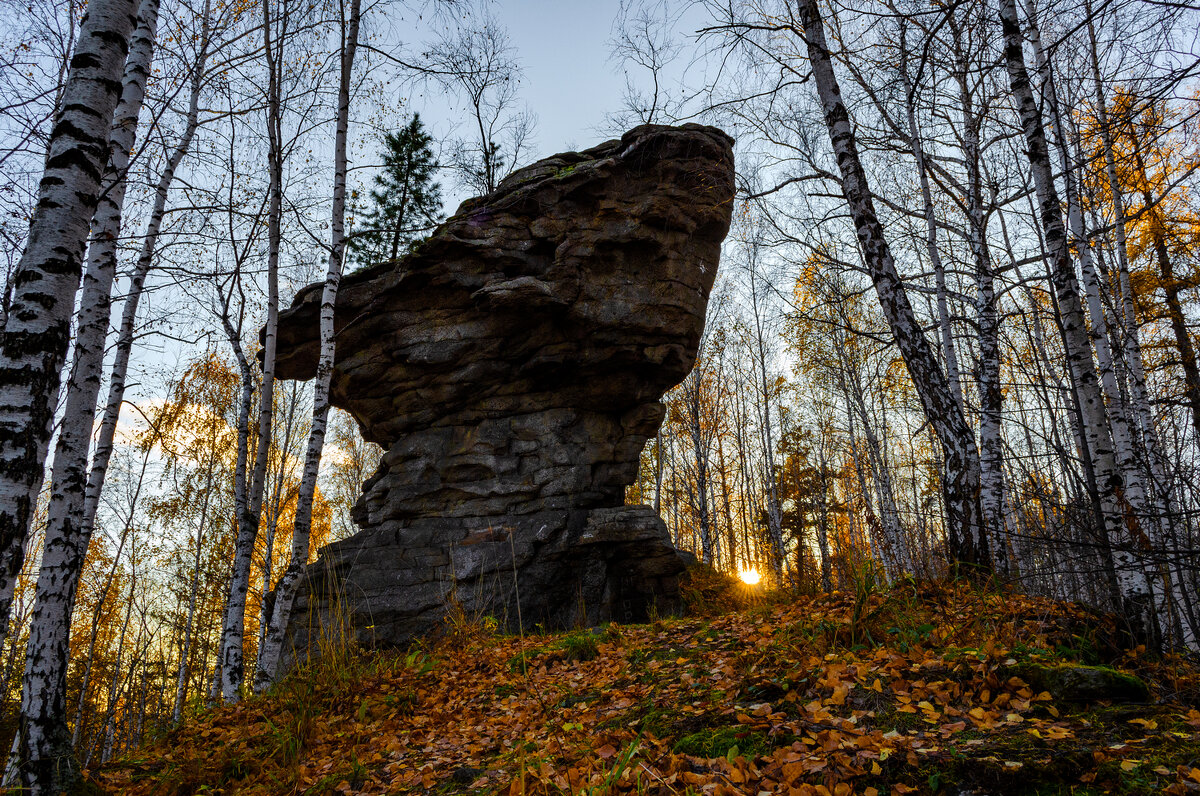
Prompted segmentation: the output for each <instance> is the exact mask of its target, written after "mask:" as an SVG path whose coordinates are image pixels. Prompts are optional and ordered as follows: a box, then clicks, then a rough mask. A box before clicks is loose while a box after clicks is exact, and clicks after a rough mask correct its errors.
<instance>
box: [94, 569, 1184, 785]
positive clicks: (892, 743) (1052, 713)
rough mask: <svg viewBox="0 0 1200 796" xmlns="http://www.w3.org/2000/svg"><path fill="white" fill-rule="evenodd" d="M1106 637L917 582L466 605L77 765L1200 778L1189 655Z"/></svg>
mask: <svg viewBox="0 0 1200 796" xmlns="http://www.w3.org/2000/svg"><path fill="white" fill-rule="evenodd" d="M701 591H706V592H707V593H708V594H709V595H710V596H712V594H713V593H714V590H713V589H711V588H710V589H707V590H697V592H696V593H697V594H699V593H700V592H701ZM745 596H748V593H743V597H745ZM1120 639H1121V634H1120V633H1119V632H1118V629H1117V628H1116V626H1115V624H1114V622H1113V621H1112V620H1111V619H1110V618H1108V617H1104V616H1099V615H1096V614H1094V613H1092V612H1089V611H1087V610H1085V609H1083V608H1081V607H1079V606H1076V605H1071V604H1063V603H1055V602H1052V601H1049V600H1043V599H1034V598H1027V597H1020V596H1016V595H1012V594H1002V593H995V592H989V591H982V590H976V589H973V588H971V587H968V586H964V585H953V586H935V585H915V584H912V583H906V584H902V585H898V586H896V587H893V588H892V589H890V590H887V591H880V590H876V589H873V588H871V587H870V586H869V583H868V585H866V586H864V588H862V589H860V590H859V591H858V592H857V593H834V594H833V595H828V596H816V597H788V598H786V602H780V601H778V600H776V601H770V602H768V601H765V600H763V601H761V602H760V603H759V604H758V605H749V606H743V607H741V608H740V609H739V610H736V611H733V612H731V613H726V614H723V615H716V616H710V617H704V616H695V617H691V618H684V619H664V620H661V621H657V622H654V623H653V624H649V625H634V626H615V625H613V626H608V627H606V628H604V629H598V630H594V631H588V630H582V631H575V632H573V633H561V634H545V635H527V636H525V637H524V638H520V637H511V636H499V635H496V634H494V633H493V632H490V629H489V623H488V622H487V621H486V620H485V621H481V622H467V621H460V622H457V623H454V624H453V625H452V626H451V627H450V628H449V631H448V633H447V635H446V636H445V637H444V638H443V639H441V640H440V641H438V642H436V643H432V642H431V643H430V644H428V645H426V646H425V647H422V648H414V649H413V650H412V651H410V652H408V653H404V654H401V653H373V652H365V651H355V650H343V651H341V652H340V653H337V654H333V655H330V656H328V657H327V659H326V661H325V662H324V663H323V664H320V665H318V666H316V667H314V668H313V669H310V670H307V671H304V672H300V673H298V674H296V675H294V676H292V677H291V678H289V679H288V680H286V681H285V682H284V683H282V684H281V685H280V686H279V687H278V688H277V689H276V690H275V692H273V693H272V694H270V695H267V696H263V697H255V698H250V699H247V700H246V701H245V702H243V703H242V704H240V705H237V706H234V707H228V708H219V709H214V710H211V711H207V712H204V713H202V714H200V715H198V716H194V717H192V718H190V719H189V720H188V721H187V723H186V724H185V725H184V726H183V727H181V728H179V729H177V730H175V731H173V732H171V733H170V734H169V735H167V736H166V737H164V738H162V739H160V740H159V741H157V742H155V743H153V744H151V745H149V746H147V747H145V748H143V749H142V750H140V751H139V752H138V753H136V754H134V755H132V756H130V757H128V758H126V759H124V760H120V761H117V762H115V763H113V764H110V765H109V766H107V767H106V768H104V769H103V770H101V771H99V772H94V774H93V781H94V782H95V783H96V784H98V785H99V786H100V787H101V788H103V789H104V790H106V791H110V792H114V793H129V794H191V793H247V794H282V793H303V794H321V793H364V794H383V793H389V794H392V793H510V794H517V793H528V794H547V793H549V794H555V793H593V794H601V793H647V794H685V793H694V794H700V793H706V794H707V793H711V794H718V795H720V794H741V793H749V794H761V793H783V794H836V795H838V796H844V795H848V794H865V796H877V795H878V794H907V793H935V792H936V793H979V794H982V793H1006V794H1007V793H1039V794H1050V793H1081V794H1084V793H1086V794H1091V793H1105V792H1110V793H1123V794H1130V793H1168V794H1183V793H1192V792H1200V711H1197V710H1196V709H1195V707H1196V704H1197V702H1198V701H1200V691H1198V688H1197V684H1198V683H1200V677H1198V673H1197V669H1196V668H1195V667H1194V666H1192V665H1191V664H1188V663H1187V662H1185V661H1183V660H1182V659H1178V658H1174V657H1168V658H1165V659H1163V658H1155V659H1153V660H1151V659H1150V658H1149V657H1148V656H1146V655H1145V654H1143V653H1141V652H1140V651H1138V650H1128V649H1123V648H1122V645H1121V642H1120ZM1099 664H1104V665H1099Z"/></svg>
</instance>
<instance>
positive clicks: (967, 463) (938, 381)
mask: <svg viewBox="0 0 1200 796" xmlns="http://www.w3.org/2000/svg"><path fill="white" fill-rule="evenodd" d="M798 10H799V20H798V22H799V25H800V27H801V29H802V30H803V35H804V40H805V45H806V47H807V50H808V60H809V64H810V66H811V68H812V75H813V81H814V82H815V84H816V89H817V94H818V96H819V98H820V102H821V108H822V112H823V114H824V117H825V123H826V126H827V128H828V131H829V140H830V143H831V144H832V146H833V151H834V157H835V159H836V160H837V164H838V169H839V171H840V173H841V187H842V193H843V195H844V197H845V199H846V202H847V204H848V205H849V209H850V215H851V218H852V219H853V221H854V225H855V232H856V234H857V237H858V242H859V246H860V250H861V253H862V256H863V260H864V262H865V264H866V267H867V271H868V273H869V274H870V277H871V281H872V283H873V284H874V286H875V292H876V295H877V296H878V297H879V302H880V304H881V305H882V306H883V310H884V315H885V317H886V318H887V321H888V326H889V328H890V329H891V332H892V334H893V336H894V337H895V339H896V344H897V346H898V347H899V349H900V352H901V354H902V355H903V357H904V362H905V364H906V365H907V367H908V371H909V375H910V377H911V378H912V382H913V384H914V385H915V386H916V388H917V394H918V395H919V397H920V399H921V404H922V406H923V408H924V411H925V416H926V418H927V419H928V420H929V423H930V425H931V426H933V428H934V429H935V431H936V433H937V436H938V441H939V442H940V443H941V447H942V454H943V460H944V461H943V464H944V467H945V474H946V477H945V480H944V482H943V488H944V490H945V496H946V514H947V528H946V532H947V537H948V542H949V548H950V554H951V556H952V557H953V558H954V560H956V561H957V562H960V563H961V564H963V565H965V566H967V567H972V568H979V569H987V568H989V567H990V559H989V556H988V549H987V537H986V535H985V534H984V533H983V527H984V524H983V517H982V516H981V507H980V503H979V492H980V472H979V452H978V449H977V448H976V446H975V439H974V435H973V434H972V433H971V430H970V427H969V426H968V425H967V422H966V418H965V417H964V416H963V413H962V410H961V409H960V408H959V404H958V403H957V401H955V399H954V395H953V393H952V392H951V390H950V384H949V381H948V379H947V378H946V374H945V372H944V371H943V370H942V368H941V366H940V365H939V364H938V361H937V358H936V357H935V356H934V354H933V350H932V348H931V347H930V346H929V342H928V340H926V339H925V335H924V333H923V332H922V331H921V326H920V324H919V323H918V322H917V319H916V314H915V313H914V311H913V309H912V305H911V304H910V302H909V299H908V295H907V293H906V292H905V289H904V284H903V282H902V281H901V279H900V275H899V272H898V271H897V269H896V264H895V261H894V259H893V258H892V253H891V249H890V247H889V246H888V242H887V240H886V239H885V238H884V235H883V227H882V226H881V225H880V223H879V218H878V216H877V215H876V212H875V207H874V202H873V198H872V194H871V190H870V187H869V185H868V183H867V176H866V172H865V171H864V170H863V167H862V163H861V161H860V160H859V156H858V146H857V142H856V140H855V134H854V130H853V128H852V127H851V125H850V117H849V114H848V112H847V110H846V105H845V103H844V102H843V101H842V96H841V89H840V87H839V85H838V81H837V76H836V75H835V74H834V71H833V61H832V59H831V58H830V54H829V48H828V45H827V44H826V40H825V26H824V22H823V21H822V18H821V12H820V9H819V7H818V6H817V4H816V2H815V0H801V2H800V4H799V9H798Z"/></svg>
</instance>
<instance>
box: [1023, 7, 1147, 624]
mask: <svg viewBox="0 0 1200 796" xmlns="http://www.w3.org/2000/svg"><path fill="white" fill-rule="evenodd" d="M999 9H1000V23H1001V27H1002V29H1003V32H1004V55H1005V64H1006V66H1007V69H1008V73H1009V80H1010V84H1011V88H1012V93H1013V96H1014V98H1015V99H1016V102H1017V109H1018V112H1019V114H1020V119H1021V127H1022V129H1023V131H1024V134H1025V141H1026V145H1027V149H1026V153H1027V155H1028V157H1029V163H1030V167H1031V170H1032V173H1033V179H1034V187H1035V189H1036V192H1037V198H1038V205H1039V216H1040V219H1041V223H1042V230H1043V234H1044V235H1045V239H1046V247H1047V249H1048V251H1049V257H1050V273H1051V279H1052V282H1053V287H1054V292H1055V295H1056V297H1057V299H1058V307H1059V314H1060V316H1061V321H1062V334H1063V342H1064V344H1065V345H1066V347H1067V363H1068V365H1069V366H1070V370H1071V375H1072V378H1073V381H1074V386H1075V393H1076V395H1077V396H1078V400H1079V411H1080V418H1081V421H1082V425H1083V432H1084V437H1085V441H1086V443H1087V447H1088V452H1089V454H1090V457H1091V460H1092V466H1093V468H1094V470H1095V479H1096V487H1097V490H1098V492H1099V500H1100V509H1101V513H1102V518H1101V519H1102V527H1101V528H1100V529H1099V530H1101V531H1102V532H1104V533H1105V534H1106V535H1107V537H1108V538H1107V542H1108V544H1109V546H1110V549H1111V551H1112V552H1111V556H1112V564H1113V568H1114V569H1115V575H1116V579H1117V584H1118V589H1119V590H1120V594H1118V595H1114V597H1116V599H1117V600H1118V601H1119V602H1120V603H1121V605H1122V609H1123V611H1124V613H1125V616H1126V618H1127V620H1128V621H1130V623H1131V624H1132V625H1133V626H1134V627H1135V628H1136V629H1137V630H1138V631H1139V632H1148V631H1150V629H1151V627H1152V625H1151V620H1152V617H1151V616H1150V615H1149V609H1150V607H1151V606H1150V604H1149V603H1150V588H1149V584H1148V583H1147V581H1146V576H1145V574H1144V573H1143V572H1142V571H1141V568H1140V567H1139V566H1138V563H1137V561H1136V560H1135V557H1134V556H1133V554H1132V551H1131V545H1130V541H1131V540H1130V538H1129V534H1128V532H1127V529H1126V528H1125V523H1124V517H1125V509H1124V505H1123V503H1124V502H1123V500H1122V499H1121V492H1122V489H1123V483H1122V479H1121V472H1120V470H1119V469H1118V466H1117V462H1116V457H1115V454H1114V452H1113V446H1112V437H1111V435H1110V431H1109V426H1108V417H1107V414H1106V413H1105V408H1104V399H1103V396H1102V394H1101V389H1100V383H1099V379H1098V378H1097V376H1096V369H1095V365H1094V363H1093V362H1092V354H1091V347H1090V340H1089V339H1088V330H1087V322H1086V321H1085V319H1084V313H1083V306H1082V304H1081V303H1080V300H1079V287H1078V282H1077V281H1076V279H1075V269H1074V266H1073V264H1072V262H1071V252H1070V247H1069V242H1068V239H1067V232H1066V228H1065V227H1064V225H1063V219H1062V209H1061V203H1060V201H1059V197H1058V189H1057V188H1056V187H1055V185H1054V175H1053V171H1052V169H1051V166H1050V153H1049V150H1048V147H1047V143H1046V131H1045V127H1044V125H1043V122H1042V114H1041V111H1040V110H1039V109H1038V106H1037V103H1036V101H1035V100H1034V96H1033V88H1032V86H1031V84H1030V81H1029V72H1028V70H1027V68H1026V66H1025V55H1024V52H1023V50H1022V40H1021V25H1020V21H1019V18H1018V16H1017V6H1016V0H999Z"/></svg>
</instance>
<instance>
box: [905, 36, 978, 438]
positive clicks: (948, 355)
mask: <svg viewBox="0 0 1200 796" xmlns="http://www.w3.org/2000/svg"><path fill="white" fill-rule="evenodd" d="M906 39H907V35H906V25H905V24H904V20H903V19H902V20H901V23H900V55H901V58H903V59H904V60H903V62H902V63H901V65H900V76H901V82H902V87H903V89H904V110H905V114H906V115H907V117H908V136H909V140H910V142H911V147H910V148H911V149H912V155H913V160H914V161H915V162H916V165H917V179H918V182H919V183H920V186H921V208H922V212H923V215H924V216H925V250H926V252H927V253H928V254H929V264H930V265H931V266H933V278H934V289H935V290H936V296H937V310H938V331H939V332H940V335H941V343H942V356H943V358H945V360H946V380H947V381H948V382H949V383H950V392H951V393H952V394H953V396H954V399H955V401H956V402H957V403H958V407H959V409H960V411H962V412H963V413H964V415H965V414H966V408H965V406H964V404H963V394H962V379H961V377H960V376H959V366H958V353H957V352H956V351H955V348H954V329H953V327H952V326H951V320H950V304H949V299H948V297H947V291H946V268H945V266H944V265H943V263H942V253H941V251H940V250H939V249H938V242H937V214H936V213H935V212H934V208H933V192H932V191H931V190H930V187H929V172H928V170H927V167H926V163H925V147H924V145H923V144H922V140H921V130H920V128H919V127H918V126H917V112H916V107H915V105H914V97H915V93H914V87H913V85H912V79H911V78H910V77H909V75H908V47H907V42H906Z"/></svg>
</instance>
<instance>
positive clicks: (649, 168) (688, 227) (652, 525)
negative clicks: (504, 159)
mask: <svg viewBox="0 0 1200 796" xmlns="http://www.w3.org/2000/svg"><path fill="white" fill-rule="evenodd" d="M732 199H733V154H732V140H731V139H730V138H729V137H728V136H726V135H725V134H724V133H722V132H721V131H719V130H716V129H714V128H710V127H701V126H698V125H686V126H683V127H662V126H643V127H639V128H636V129H634V130H631V131H630V132H629V133H627V134H625V136H623V137H622V138H621V139H619V140H614V141H609V142H606V143H604V144H601V145H599V146H597V147H594V148H592V149H589V150H586V151H584V152H572V153H565V154H561V155H555V156H554V157H551V158H547V159H546V160H542V161H540V162H538V163H535V164H534V165H532V166H529V167H527V168H525V169H522V170H520V171H518V172H516V173H514V174H513V175H511V176H510V177H509V178H508V179H506V180H505V181H504V182H503V183H502V184H501V185H500V187H499V189H498V190H497V191H495V192H494V193H492V194H490V195H488V196H485V197H482V198H479V199H472V200H469V201H467V202H465V203H464V204H463V205H462V206H461V207H460V208H459V210H458V212H457V213H456V214H455V215H454V216H453V217H452V218H451V219H449V220H448V221H447V222H445V223H444V224H443V225H441V226H440V227H439V228H438V229H437V231H436V232H435V233H434V234H433V236H432V237H431V238H430V239H428V240H426V241H425V242H423V243H422V244H420V245H419V246H418V247H416V249H415V250H414V251H413V252H412V253H411V254H409V255H408V256H406V257H405V258H404V259H402V260H399V261H397V262H394V263H385V264H382V265H378V266H375V267H372V268H369V269H367V270H364V271H360V272H358V273H355V274H351V275H349V276H348V277H346V278H345V279H344V280H343V283H342V286H341V291H340V293H339V297H338V303H337V311H336V323H335V327H336V330H337V331H336V334H337V356H336V364H335V369H334V375H333V381H332V387H331V393H332V400H333V403H334V405H336V406H339V407H342V408H344V409H346V410H347V411H349V412H350V413H351V414H352V415H353V416H354V417H355V418H356V419H357V421H358V423H359V425H360V427H361V429H362V432H363V435H364V436H365V437H366V438H367V439H369V440H372V441H375V442H378V443H379V444H380V445H382V446H383V447H384V449H385V453H384V455H383V458H382V462H381V464H380V466H379V469H378V471H377V472H376V473H375V475H374V476H372V477H371V479H370V480H368V481H367V482H366V483H365V484H364V486H363V495H362V497H361V498H360V500H359V501H358V503H357V505H356V506H355V508H354V512H353V516H354V519H355V521H356V522H357V523H358V524H359V525H360V526H361V527H362V529H363V530H362V531H361V532H359V533H357V534H355V535H354V536H352V537H351V538H349V539H346V540H343V541H341V542H337V543H335V544H332V545H329V546H328V547H326V548H325V549H324V550H322V551H321V554H320V557H319V558H318V560H317V562H316V563H314V564H312V565H310V567H309V570H308V574H307V578H306V582H305V585H304V586H303V587H302V589H301V592H300V594H299V595H298V597H297V601H296V604H295V608H294V611H293V620H292V624H291V627H290V628H289V639H290V641H291V644H292V646H293V648H294V649H296V650H300V651H301V654H304V653H303V651H304V650H307V649H308V646H309V644H310V642H311V641H312V634H313V633H314V632H316V630H315V629H316V628H317V627H318V626H322V625H325V626H328V625H330V624H340V625H343V626H349V627H351V628H353V631H354V633H355V634H356V635H357V637H358V638H359V640H360V641H363V642H368V643H374V644H401V643H403V642H405V641H406V640H407V639H409V638H410V637H411V636H413V635H415V634H418V633H421V632H424V631H426V630H428V629H430V628H431V627H432V626H433V625H435V624H436V623H437V622H438V621H439V620H440V619H441V618H442V617H443V616H444V615H445V614H446V611H447V610H448V607H449V606H451V605H457V606H461V608H462V609H463V610H465V611H466V612H467V613H468V614H489V615H492V616H495V617H496V618H497V619H498V620H500V621H501V622H502V623H504V624H505V625H507V626H509V627H515V626H516V624H517V623H518V622H520V623H523V624H524V625H525V626H532V625H534V624H537V623H546V624H548V625H572V624H576V623H587V624H595V623H597V622H601V621H605V620H610V619H612V620H637V619H642V618H645V616H646V615H647V612H648V611H650V610H651V609H652V607H653V606H656V605H657V606H658V608H659V609H660V610H670V609H671V608H672V607H673V605H674V602H675V600H676V599H677V595H678V578H679V576H680V575H681V574H682V572H683V568H684V564H685V560H684V557H683V556H681V555H680V554H679V553H678V552H677V551H676V550H675V548H674V547H673V545H672V544H671V540H670V538H669V536H668V534H667V530H666V527H665V526H664V525H663V523H662V521H661V520H660V519H659V518H658V516H657V515H656V514H654V512H653V511H652V510H651V509H649V508H648V507H645V506H625V505H623V504H624V497H625V487H626V486H627V485H629V484H631V483H632V482H633V481H634V479H635V478H636V476H637V471H638V461H639V457H640V454H641V451H642V448H643V447H644V445H645V443H646V440H647V439H648V438H649V437H651V436H653V435H654V434H655V433H656V432H657V429H658V426H659V425H660V423H661V422H662V419H663V413H664V409H663V406H662V404H661V403H660V402H659V399H660V398H661V397H662V395H663V393H664V392H666V390H668V389H669V388H670V387H672V386H673V385H675V384H677V383H678V382H679V381H680V380H681V379H682V378H683V377H684V376H685V375H686V374H687V372H688V371H689V370H690V369H691V367H692V364H693V362H694V359H695V355H696V348H697V345H698V343H699V339H700V334H701V332H702V330H703V325H704V315H705V309H706V307H707V303H708V295H709V291H710V289H711V288H712V284H713V280H714V278H715V276H716V271H717V263H718V259H719V253H720V245H721V241H722V240H723V239H724V237H725V234H726V232H727V231H728V228H729V222H730V213H731V206H732ZM320 295H321V285H311V286H309V287H308V288H305V289H304V290H303V291H301V292H300V294H299V295H298V296H297V297H296V300H295V302H294V303H293V305H292V308H291V309H290V310H288V311H287V312H285V313H283V314H282V316H281V318H280V326H279V346H278V350H279V352H280V353H279V359H278V366H277V367H278V370H277V372H278V375H279V376H280V377H282V378H285V379H307V378H312V377H313V375H314V373H315V369H316V360H317V353H318V340H317V337H318V332H317V330H318V323H317V317H318V309H319V303H320ZM335 620H336V621H335Z"/></svg>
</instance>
